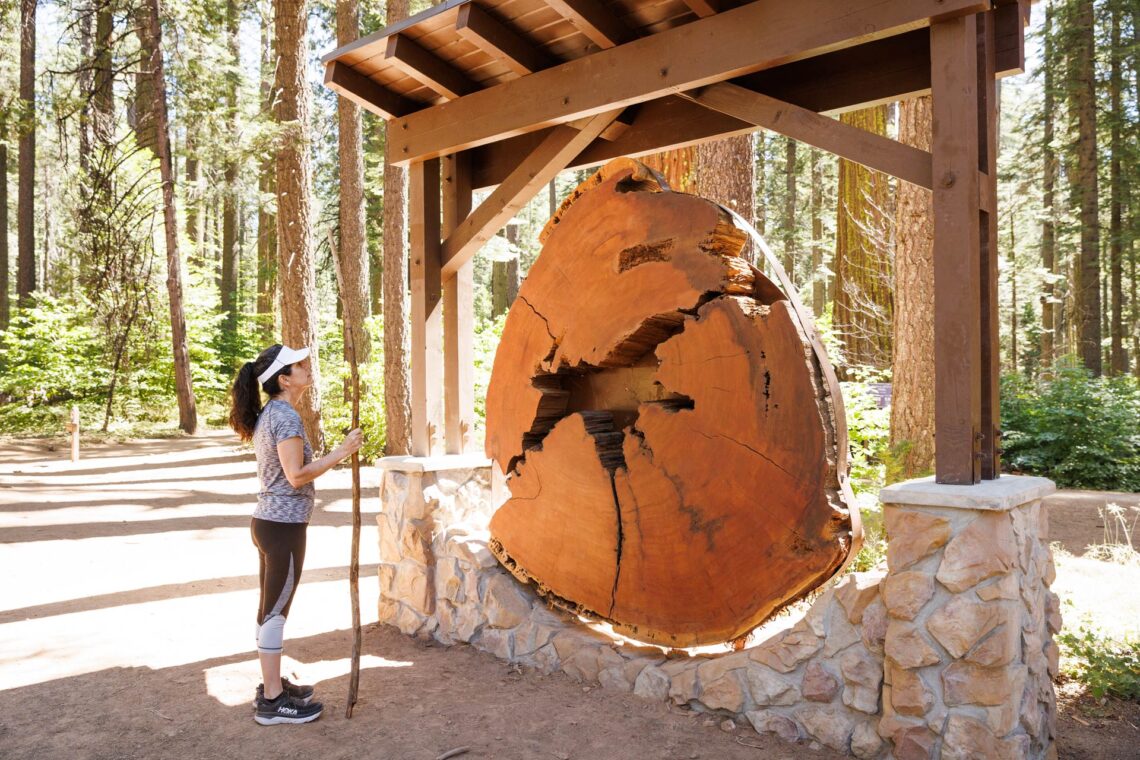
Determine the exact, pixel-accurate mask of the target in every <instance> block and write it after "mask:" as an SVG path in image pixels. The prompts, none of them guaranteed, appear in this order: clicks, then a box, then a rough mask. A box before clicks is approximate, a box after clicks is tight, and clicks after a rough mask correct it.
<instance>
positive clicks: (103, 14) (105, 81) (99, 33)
mask: <svg viewBox="0 0 1140 760" xmlns="http://www.w3.org/2000/svg"><path fill="white" fill-rule="evenodd" d="M25 1H26V0H25ZM114 31H115V19H114V16H113V15H112V13H111V4H110V3H109V2H107V3H103V4H102V5H100V6H99V9H98V11H96V14H95V59H94V62H93V66H94V69H95V71H94V78H95V81H94V89H93V91H92V97H91V107H92V112H91V116H92V119H91V131H92V134H93V136H94V138H95V145H96V146H97V147H98V150H100V151H106V150H108V149H109V146H110V145H111V143H112V141H113V139H114V134H115V90H114V85H115V83H114V74H113V72H112V70H111V66H112V61H111V55H112V46H113V45H114V39H113V35H114Z"/></svg>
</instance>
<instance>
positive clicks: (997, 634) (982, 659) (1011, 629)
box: [966, 621, 1021, 668]
mask: <svg viewBox="0 0 1140 760" xmlns="http://www.w3.org/2000/svg"><path fill="white" fill-rule="evenodd" d="M1020 658H1021V628H1020V626H1017V625H1014V623H1013V622H1012V621H1007V622H1006V623H1004V624H1002V625H1000V626H998V627H997V628H996V629H995V630H994V631H993V632H992V633H990V635H989V636H988V637H987V638H986V639H985V640H984V641H982V643H981V644H978V646H976V647H974V650H973V651H972V652H970V653H969V654H967V655H966V661H967V662H972V663H975V664H977V665H982V666H984V667H987V668H995V667H997V666H999V665H1008V664H1009V663H1011V662H1013V661H1014V660H1015V659H1020Z"/></svg>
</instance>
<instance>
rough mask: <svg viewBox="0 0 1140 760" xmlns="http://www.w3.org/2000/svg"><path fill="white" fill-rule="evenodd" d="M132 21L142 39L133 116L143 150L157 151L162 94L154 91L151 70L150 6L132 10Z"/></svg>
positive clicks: (132, 109) (152, 56) (132, 120)
mask: <svg viewBox="0 0 1140 760" xmlns="http://www.w3.org/2000/svg"><path fill="white" fill-rule="evenodd" d="M131 20H132V21H133V22H134V24H135V34H136V35H137V36H138V40H139V70H138V72H136V74H135V91H134V99H133V100H132V101H131V108H130V112H131V113H130V116H131V122H132V126H133V127H134V130H135V143H136V144H137V145H138V147H139V148H141V149H143V150H150V151H154V150H155V142H156V140H157V137H156V135H155V126H154V109H155V100H156V99H157V97H158V95H157V93H156V92H155V91H154V75H153V72H151V71H150V70H149V68H148V67H149V66H150V65H151V63H150V62H151V61H153V60H154V51H153V50H152V49H151V48H150V46H151V45H152V44H153V41H152V40H151V37H150V34H149V32H148V29H147V27H148V26H149V24H150V20H149V10H148V7H147V6H144V7H140V8H136V9H132V10H131Z"/></svg>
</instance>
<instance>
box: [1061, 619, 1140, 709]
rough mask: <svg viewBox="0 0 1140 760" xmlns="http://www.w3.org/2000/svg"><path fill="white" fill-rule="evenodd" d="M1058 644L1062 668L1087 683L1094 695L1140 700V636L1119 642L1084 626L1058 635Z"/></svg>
mask: <svg viewBox="0 0 1140 760" xmlns="http://www.w3.org/2000/svg"><path fill="white" fill-rule="evenodd" d="M1057 644H1058V645H1059V646H1060V649H1061V654H1062V657H1063V660H1062V668H1061V669H1062V671H1063V672H1064V673H1065V674H1066V675H1068V676H1069V677H1070V678H1073V679H1074V680H1076V681H1079V682H1080V683H1083V684H1085V685H1086V686H1088V687H1089V690H1090V691H1091V692H1092V694H1093V696H1094V697H1096V698H1097V699H1100V698H1101V697H1103V696H1105V695H1106V694H1107V695H1109V696H1113V697H1117V698H1119V699H1128V700H1132V701H1136V702H1140V639H1136V638H1131V637H1125V639H1124V640H1123V641H1118V640H1115V639H1112V638H1109V637H1107V636H1102V635H1101V634H1099V633H1098V632H1097V631H1095V630H1093V629H1091V628H1088V627H1087V626H1083V625H1082V626H1081V627H1080V628H1079V629H1078V630H1077V632H1076V633H1072V632H1068V631H1066V632H1062V633H1060V634H1058V635H1057Z"/></svg>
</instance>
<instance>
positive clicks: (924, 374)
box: [891, 96, 934, 479]
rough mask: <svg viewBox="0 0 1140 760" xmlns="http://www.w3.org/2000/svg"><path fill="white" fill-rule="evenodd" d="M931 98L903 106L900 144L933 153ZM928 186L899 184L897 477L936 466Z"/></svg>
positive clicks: (894, 375) (894, 389) (894, 371)
mask: <svg viewBox="0 0 1140 760" xmlns="http://www.w3.org/2000/svg"><path fill="white" fill-rule="evenodd" d="M931 125H932V111H931V101H930V97H929V96H925V97H921V98H914V99H912V100H905V101H903V102H902V103H900V104H899V138H898V139H899V142H902V143H905V144H907V145H913V146H914V147H916V148H919V149H920V150H925V151H929V150H930V149H931ZM933 200H934V199H933V195H932V194H931V192H930V191H929V190H927V189H925V188H921V187H916V186H915V185H912V184H910V183H908V182H899V186H898V197H897V205H896V209H897V210H896V212H895V229H896V230H898V236H897V240H896V243H895V283H894V292H895V304H894V306H895V311H894V358H893V361H892V363H891V383H892V385H891V447H892V448H893V449H894V450H895V451H896V452H897V454H898V465H899V475H900V478H902V479H907V478H913V477H917V476H919V475H924V474H926V473H928V472H930V471H931V470H932V469H933V466H934V383H933V382H931V378H933V377H934V310H933V309H932V308H931V304H933V303H934V208H933Z"/></svg>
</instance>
